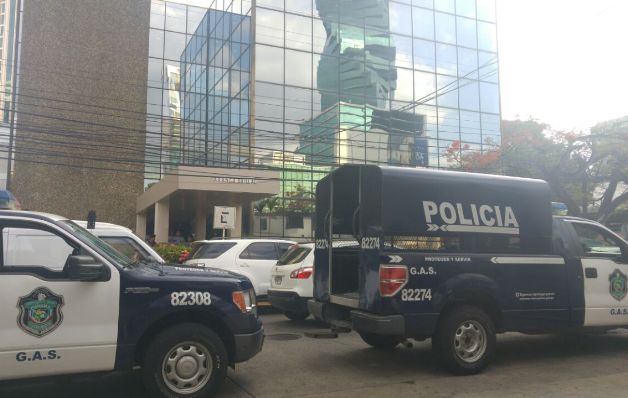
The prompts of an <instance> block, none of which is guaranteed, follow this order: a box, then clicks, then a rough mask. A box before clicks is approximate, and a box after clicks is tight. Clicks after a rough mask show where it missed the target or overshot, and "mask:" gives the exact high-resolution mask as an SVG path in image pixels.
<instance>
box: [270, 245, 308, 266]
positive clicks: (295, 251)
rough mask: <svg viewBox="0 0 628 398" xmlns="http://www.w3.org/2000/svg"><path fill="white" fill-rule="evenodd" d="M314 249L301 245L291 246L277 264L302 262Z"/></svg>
mask: <svg viewBox="0 0 628 398" xmlns="http://www.w3.org/2000/svg"><path fill="white" fill-rule="evenodd" d="M311 251H312V249H311V248H309V247H303V246H299V245H294V246H291V247H290V248H289V249H288V251H287V252H285V253H284V254H283V256H281V257H280V258H279V260H278V261H277V265H290V264H297V263H300V262H301V261H303V260H304V259H305V257H307V255H308V254H309V253H310V252H311Z"/></svg>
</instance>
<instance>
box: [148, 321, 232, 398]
mask: <svg viewBox="0 0 628 398" xmlns="http://www.w3.org/2000/svg"><path fill="white" fill-rule="evenodd" d="M228 363H229V361H228V358H227V350H226V349H225V345H224V344H223V342H222V340H220V337H218V336H217V335H216V333H214V332H213V331H211V330H210V329H209V328H207V327H205V326H203V325H200V324H196V323H184V324H181V325H176V326H173V327H171V328H169V329H166V330H165V331H163V332H162V333H160V334H159V335H158V336H157V337H156V338H155V339H153V341H152V342H151V343H150V345H149V346H148V349H147V351H146V355H144V361H143V364H142V375H143V379H144V385H145V386H146V389H147V390H148V392H149V393H150V395H151V397H159V398H181V397H186V398H197V397H208V396H211V395H213V394H214V393H215V392H216V391H217V390H218V388H219V387H220V385H221V384H222V382H223V381H224V379H225V377H226V376H227V365H228Z"/></svg>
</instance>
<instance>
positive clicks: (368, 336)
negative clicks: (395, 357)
mask: <svg viewBox="0 0 628 398" xmlns="http://www.w3.org/2000/svg"><path fill="white" fill-rule="evenodd" d="M360 337H361V338H362V340H363V341H364V342H365V343H366V344H368V345H370V346H371V347H373V348H377V349H378V350H393V349H395V347H397V346H398V345H399V343H401V340H400V339H399V338H398V337H396V336H388V335H384V334H374V333H360Z"/></svg>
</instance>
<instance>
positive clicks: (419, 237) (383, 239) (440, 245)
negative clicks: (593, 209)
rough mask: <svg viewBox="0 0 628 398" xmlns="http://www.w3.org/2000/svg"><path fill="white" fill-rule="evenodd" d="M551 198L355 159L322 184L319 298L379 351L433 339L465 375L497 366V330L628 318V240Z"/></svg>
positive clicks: (519, 187)
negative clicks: (558, 211) (566, 211)
mask: <svg viewBox="0 0 628 398" xmlns="http://www.w3.org/2000/svg"><path fill="white" fill-rule="evenodd" d="M550 196H551V195H550V190H549V187H548V184H547V183H546V182H544V181H540V180H532V179H521V178H512V177H503V176H490V175H481V174H470V173H460V172H450V171H437V170H428V169H406V168H395V167H378V166H370V165H366V166H364V165H363V166H353V165H348V166H343V167H341V168H339V169H338V170H336V171H334V172H333V173H331V174H330V175H328V176H327V177H325V178H324V179H323V180H321V181H320V182H319V184H318V186H317V190H316V218H317V219H316V245H315V256H314V257H315V260H314V299H313V300H311V301H309V302H308V308H309V310H310V312H311V313H313V314H314V315H315V316H317V317H320V318H322V319H324V320H325V321H327V322H330V323H331V324H332V325H334V326H335V327H336V328H337V329H349V328H350V329H353V330H355V331H357V332H358V333H359V334H360V336H361V337H362V339H363V340H364V341H365V342H366V343H368V344H370V345H371V346H374V347H377V348H384V349H385V348H388V349H390V348H394V347H395V346H397V345H398V344H399V343H400V342H402V341H404V340H406V339H416V340H424V339H426V338H431V339H432V346H433V349H434V350H435V352H436V353H437V354H438V355H439V357H440V358H441V359H442V360H443V362H444V364H445V365H446V366H447V367H448V368H449V369H450V370H451V371H453V372H454V373H458V374H472V373H477V372H480V371H481V370H483V369H484V368H485V367H486V366H487V365H488V364H489V362H490V360H491V357H492V356H493V353H494V351H495V335H496V333H502V332H508V331H518V332H523V333H539V332H550V331H564V330H578V331H588V330H595V331H604V330H609V329H613V328H618V327H625V326H628V297H627V293H628V283H627V282H628V277H627V275H628V243H627V242H626V241H624V240H623V239H621V238H620V237H619V236H618V235H616V234H615V233H613V232H612V231H610V230H609V229H607V228H606V227H604V226H602V225H600V224H598V223H595V222H592V221H589V220H585V219H580V218H574V217H565V216H552V205H551V198H550ZM343 239H355V240H357V241H358V242H359V245H358V244H356V245H354V246H353V247H338V246H337V245H335V244H334V242H336V241H338V240H343Z"/></svg>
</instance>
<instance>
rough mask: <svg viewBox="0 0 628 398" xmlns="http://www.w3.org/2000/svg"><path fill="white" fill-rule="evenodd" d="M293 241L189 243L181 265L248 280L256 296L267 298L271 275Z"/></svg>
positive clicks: (259, 240) (257, 240) (250, 240)
mask: <svg viewBox="0 0 628 398" xmlns="http://www.w3.org/2000/svg"><path fill="white" fill-rule="evenodd" d="M294 243H295V242H293V241H289V240H278V239H227V240H204V241H197V242H194V243H192V251H191V252H190V257H189V259H188V260H187V261H185V263H184V264H186V265H190V266H196V267H213V268H221V269H225V270H229V271H232V272H236V273H238V274H241V275H244V276H246V277H247V278H249V279H250V280H251V282H252V283H253V287H254V288H255V294H256V295H257V296H258V297H264V296H266V294H267V292H268V288H269V286H270V274H271V272H272V269H273V267H274V266H275V264H276V263H277V260H278V259H279V257H281V255H282V254H283V253H285V252H286V251H287V250H288V248H289V247H290V246H292V245H293V244H294Z"/></svg>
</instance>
